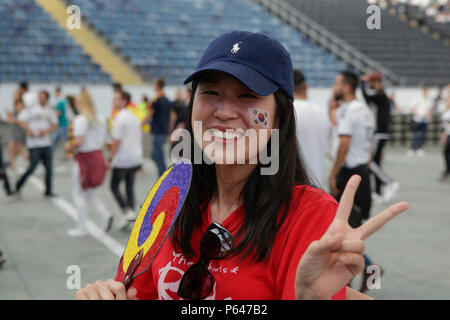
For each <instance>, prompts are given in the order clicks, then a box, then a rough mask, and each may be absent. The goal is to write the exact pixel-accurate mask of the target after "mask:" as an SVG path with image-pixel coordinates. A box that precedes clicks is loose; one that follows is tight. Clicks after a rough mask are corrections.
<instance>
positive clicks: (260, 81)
mask: <svg viewBox="0 0 450 320" xmlns="http://www.w3.org/2000/svg"><path fill="white" fill-rule="evenodd" d="M205 71H222V72H225V73H228V74H230V75H232V76H233V77H235V78H237V79H238V80H240V81H241V82H242V83H243V84H245V85H246V86H247V87H248V88H249V89H250V90H252V91H253V92H254V93H256V94H258V95H260V96H267V95H269V94H272V93H274V92H275V91H276V90H277V89H278V88H279V86H278V85H277V84H276V83H275V82H273V81H271V80H269V79H267V78H266V77H265V76H263V75H262V74H261V73H259V72H257V71H255V70H254V69H252V68H250V67H248V66H246V65H243V64H240V63H236V62H231V61H218V62H213V63H211V64H207V65H205V66H203V67H201V68H200V69H198V70H197V71H195V72H194V73H193V74H191V75H190V76H189V77H188V78H187V79H186V80H184V84H187V83H189V82H191V81H193V80H195V79H196V78H197V77H198V76H199V75H200V74H201V73H203V72H205Z"/></svg>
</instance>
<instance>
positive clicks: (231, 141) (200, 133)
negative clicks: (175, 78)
mask: <svg viewBox="0 0 450 320" xmlns="http://www.w3.org/2000/svg"><path fill="white" fill-rule="evenodd" d="M275 115H276V102H275V97H274V95H273V94H270V95H268V96H260V95H257V94H256V93H254V92H253V91H251V90H250V89H249V88H248V87H247V86H245V85H244V84H243V83H242V82H240V81H239V80H237V79H236V78H234V77H233V76H230V75H228V74H226V73H222V72H218V71H212V72H208V73H207V74H205V75H204V76H203V77H202V78H201V80H200V82H199V84H198V86H197V90H196V91H195V96H194V101H193V110H192V128H193V130H194V137H195V140H196V141H197V143H198V144H199V145H200V146H201V148H202V150H203V152H204V154H205V155H206V156H207V157H208V158H209V159H210V160H211V161H212V162H214V163H216V164H243V163H246V164H247V163H252V164H253V163H255V164H256V159H257V155H258V153H259V152H260V151H262V150H263V148H265V147H266V145H267V142H268V140H269V138H270V135H271V129H275V128H276V127H277V123H276V121H275ZM200 125H201V126H200Z"/></svg>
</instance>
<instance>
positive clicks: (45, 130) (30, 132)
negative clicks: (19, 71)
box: [16, 90, 58, 197]
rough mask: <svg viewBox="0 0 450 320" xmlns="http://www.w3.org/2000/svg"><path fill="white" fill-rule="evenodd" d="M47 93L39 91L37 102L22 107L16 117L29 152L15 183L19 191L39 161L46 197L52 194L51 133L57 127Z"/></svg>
mask: <svg viewBox="0 0 450 320" xmlns="http://www.w3.org/2000/svg"><path fill="white" fill-rule="evenodd" d="M49 97H50V95H49V93H48V92H47V91H44V90H42V91H40V92H39V103H38V104H35V105H34V106H30V107H29V108H26V109H24V110H23V111H22V112H21V113H20V114H19V117H18V123H19V125H20V126H21V127H22V128H24V129H25V131H26V133H27V138H26V144H27V148H28V152H29V154H30V165H29V167H28V169H27V171H26V172H25V173H24V174H23V175H22V177H21V178H20V179H19V180H18V181H17V183H16V192H17V193H19V194H20V191H21V189H22V187H23V185H24V184H25V182H26V181H27V179H28V178H29V176H30V175H31V174H32V173H33V172H34V170H35V169H36V166H37V165H38V163H39V161H42V162H43V164H44V167H45V193H44V195H45V196H46V197H52V196H54V194H53V192H52V169H53V165H52V152H51V144H52V139H51V133H52V132H53V131H55V130H56V129H58V118H57V116H56V112H55V111H54V110H53V108H51V107H50V106H49V105H48V102H49Z"/></svg>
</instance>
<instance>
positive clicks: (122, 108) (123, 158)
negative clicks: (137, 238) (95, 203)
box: [108, 91, 143, 229]
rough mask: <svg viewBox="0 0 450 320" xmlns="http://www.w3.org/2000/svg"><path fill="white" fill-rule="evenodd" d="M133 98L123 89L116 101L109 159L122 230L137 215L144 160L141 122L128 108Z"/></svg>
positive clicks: (111, 185) (112, 188)
mask: <svg viewBox="0 0 450 320" xmlns="http://www.w3.org/2000/svg"><path fill="white" fill-rule="evenodd" d="M130 101H131V96H130V94H129V93H128V92H126V91H123V92H122V93H121V94H120V98H119V100H118V101H117V103H116V106H117V107H118V113H117V115H116V116H115V118H114V121H113V125H112V129H113V132H112V139H113V141H112V144H111V150H110V156H109V160H108V161H109V163H110V166H111V167H112V174H111V183H110V188H111V191H112V193H113V195H114V198H115V199H116V201H117V204H118V205H119V207H120V209H121V211H122V213H123V215H122V218H121V220H120V223H119V226H120V228H122V229H123V228H126V227H127V226H129V225H130V221H132V220H133V219H135V218H136V213H135V211H134V209H135V196H134V181H135V176H136V172H137V171H138V170H139V169H140V168H141V166H142V163H143V150H142V147H143V146H142V128H141V122H140V121H139V119H138V118H137V117H136V116H135V115H134V114H133V113H132V112H131V111H130V110H129V109H128V108H127V106H128V104H129V103H130ZM122 181H125V190H126V192H125V195H126V196H125V197H124V196H123V195H122V193H121V192H120V190H119V186H120V183H121V182H122Z"/></svg>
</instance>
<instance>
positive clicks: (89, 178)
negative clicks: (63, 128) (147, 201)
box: [64, 92, 113, 237]
mask: <svg viewBox="0 0 450 320" xmlns="http://www.w3.org/2000/svg"><path fill="white" fill-rule="evenodd" d="M75 107H76V109H77V111H78V113H79V114H78V115H77V116H76V117H75V119H74V121H73V141H72V142H67V143H66V145H65V147H64V149H65V150H66V152H68V153H75V161H74V164H73V174H72V177H73V199H74V203H75V206H76V209H77V216H78V219H77V228H76V229H70V230H69V231H68V234H69V236H71V237H81V236H85V235H87V234H88V229H87V215H88V204H89V205H91V206H92V207H93V208H95V209H96V210H97V212H98V213H99V214H100V215H101V217H102V226H101V229H102V230H103V231H104V232H108V231H109V230H110V229H111V226H112V222H113V216H112V215H111V213H110V212H109V211H108V210H107V209H106V207H105V205H104V204H103V202H102V201H101V200H100V198H98V197H97V196H96V195H95V189H96V188H98V187H100V186H101V185H102V183H103V181H104V178H105V175H106V170H107V168H106V162H105V158H104V157H103V147H104V146H105V140H106V130H107V127H106V123H105V120H104V119H103V118H102V117H101V116H99V115H97V113H96V111H95V108H94V105H93V104H92V100H91V99H89V98H88V95H87V92H85V93H81V94H80V95H79V96H77V98H76V101H75Z"/></svg>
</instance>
